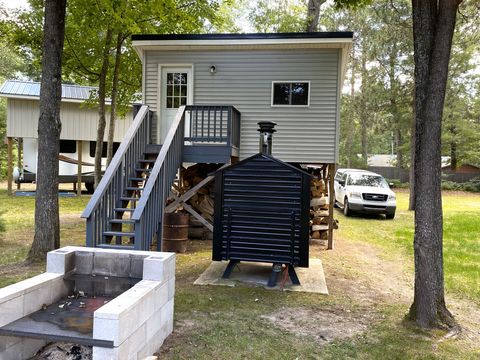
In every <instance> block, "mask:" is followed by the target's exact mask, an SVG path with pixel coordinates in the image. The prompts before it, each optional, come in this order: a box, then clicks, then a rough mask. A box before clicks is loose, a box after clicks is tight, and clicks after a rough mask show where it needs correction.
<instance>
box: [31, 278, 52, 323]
mask: <svg viewBox="0 0 480 360" xmlns="http://www.w3.org/2000/svg"><path fill="white" fill-rule="evenodd" d="M52 288H53V287H52V283H51V282H50V283H49V284H45V285H44V286H43V287H41V288H38V289H35V290H33V291H30V292H27V293H26V294H25V295H24V299H23V313H24V315H28V314H31V313H33V312H35V311H37V310H40V309H41V308H42V306H43V305H44V304H45V305H50V304H51V303H52V297H53V296H54V295H53V293H52Z"/></svg>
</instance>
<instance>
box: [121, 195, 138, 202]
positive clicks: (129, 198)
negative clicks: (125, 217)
mask: <svg viewBox="0 0 480 360" xmlns="http://www.w3.org/2000/svg"><path fill="white" fill-rule="evenodd" d="M120 200H121V201H138V200H140V199H139V198H136V197H128V196H121V197H120Z"/></svg>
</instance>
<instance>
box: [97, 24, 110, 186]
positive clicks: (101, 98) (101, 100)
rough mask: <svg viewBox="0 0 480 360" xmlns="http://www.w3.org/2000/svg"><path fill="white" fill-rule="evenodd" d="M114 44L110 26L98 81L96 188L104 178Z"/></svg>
mask: <svg viewBox="0 0 480 360" xmlns="http://www.w3.org/2000/svg"><path fill="white" fill-rule="evenodd" d="M111 44H112V29H111V28H108V29H107V33H106V35H105V47H104V49H103V59H102V68H101V70H100V78H99V82H98V128H97V142H96V148H95V170H94V181H95V188H96V187H97V186H98V183H99V182H100V179H101V178H102V152H103V140H104V137H105V127H106V121H105V99H106V83H107V74H108V67H109V65H110V46H111Z"/></svg>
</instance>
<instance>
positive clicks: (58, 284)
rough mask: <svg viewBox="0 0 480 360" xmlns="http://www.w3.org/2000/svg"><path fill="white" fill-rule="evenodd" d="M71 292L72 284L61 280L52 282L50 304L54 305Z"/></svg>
mask: <svg viewBox="0 0 480 360" xmlns="http://www.w3.org/2000/svg"><path fill="white" fill-rule="evenodd" d="M72 292H73V284H72V283H70V282H68V281H65V280H63V279H62V278H59V279H55V280H52V284H51V294H52V297H51V299H50V303H54V302H55V301H57V300H60V299H61V298H65V297H66V296H67V295H69V294H71V293H72Z"/></svg>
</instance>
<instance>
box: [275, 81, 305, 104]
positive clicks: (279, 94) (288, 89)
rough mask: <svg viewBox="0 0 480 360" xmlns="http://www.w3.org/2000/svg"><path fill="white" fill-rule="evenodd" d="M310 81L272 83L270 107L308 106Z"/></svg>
mask: <svg viewBox="0 0 480 360" xmlns="http://www.w3.org/2000/svg"><path fill="white" fill-rule="evenodd" d="M309 105H310V81H274V82H273V83H272V106H309Z"/></svg>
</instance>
